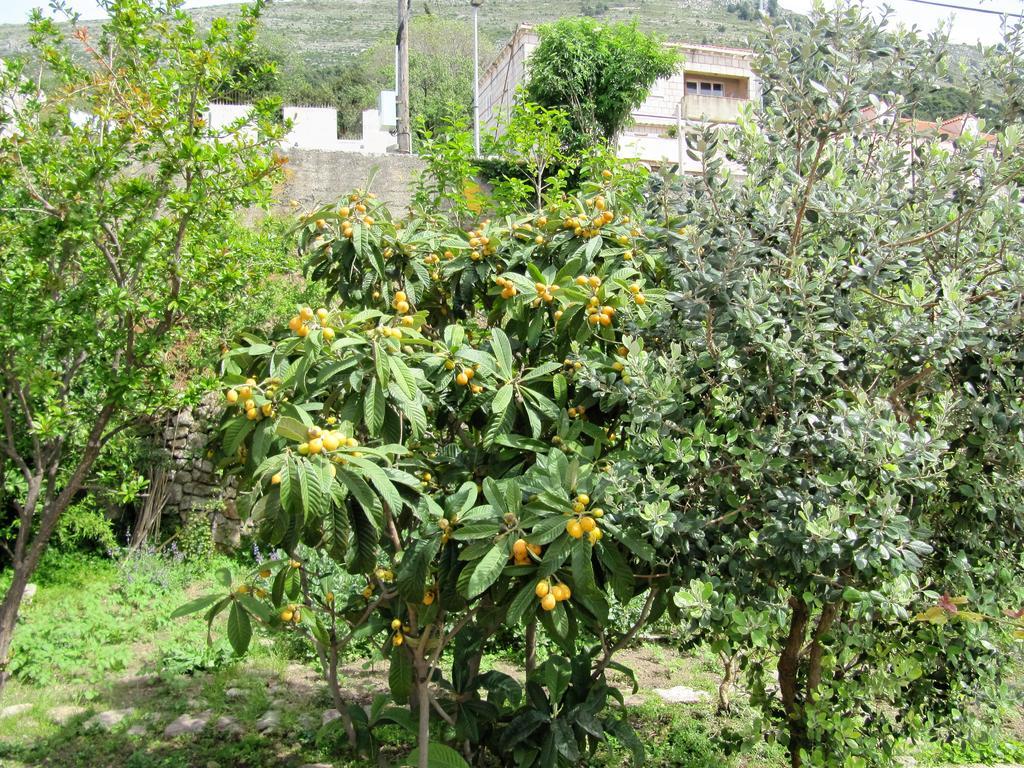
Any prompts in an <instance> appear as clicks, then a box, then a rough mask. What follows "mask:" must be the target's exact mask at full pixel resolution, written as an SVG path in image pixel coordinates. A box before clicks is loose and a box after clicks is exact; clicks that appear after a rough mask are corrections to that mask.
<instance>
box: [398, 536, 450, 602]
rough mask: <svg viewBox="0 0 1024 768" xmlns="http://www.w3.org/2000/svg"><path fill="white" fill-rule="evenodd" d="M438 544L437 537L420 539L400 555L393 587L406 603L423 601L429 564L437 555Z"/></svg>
mask: <svg viewBox="0 0 1024 768" xmlns="http://www.w3.org/2000/svg"><path fill="white" fill-rule="evenodd" d="M440 543H441V542H440V540H439V539H438V538H437V537H434V538H431V539H421V540H419V541H416V542H413V544H412V546H410V547H409V548H408V549H406V550H405V552H404V553H403V554H402V562H401V563H400V564H399V566H398V572H397V573H396V574H395V586H396V587H397V588H398V594H399V595H400V596H401V598H402V599H403V600H405V601H406V602H409V603H420V602H422V601H423V593H424V592H425V591H426V589H425V588H426V582H427V575H428V574H429V573H430V562H431V560H433V559H434V555H436V554H437V549H438V547H439V546H440Z"/></svg>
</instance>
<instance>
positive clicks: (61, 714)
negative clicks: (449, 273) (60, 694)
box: [47, 704, 86, 725]
mask: <svg viewBox="0 0 1024 768" xmlns="http://www.w3.org/2000/svg"><path fill="white" fill-rule="evenodd" d="M85 711H86V709H85V707H79V706H76V705H74V704H65V705H63V706H60V707H54V708H53V709H51V710H50V711H49V712H47V714H48V715H49V716H50V719H51V720H53V722H55V723H57V725H64V724H65V723H67V722H69V721H71V720H74V719H75V718H76V717H78V716H79V715H83V714H85Z"/></svg>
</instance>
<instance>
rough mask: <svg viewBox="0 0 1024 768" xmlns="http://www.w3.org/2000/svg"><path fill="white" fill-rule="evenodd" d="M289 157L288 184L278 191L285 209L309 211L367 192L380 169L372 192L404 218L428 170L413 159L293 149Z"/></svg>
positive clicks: (415, 158)
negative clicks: (357, 191) (422, 174)
mask: <svg viewBox="0 0 1024 768" xmlns="http://www.w3.org/2000/svg"><path fill="white" fill-rule="evenodd" d="M286 155H287V157H288V163H287V165H285V182H284V184H282V185H281V187H280V188H279V189H277V190H276V197H277V199H278V200H280V201H281V203H282V205H284V206H285V207H287V206H289V205H290V203H291V201H292V200H295V201H297V202H298V203H299V204H300V205H301V206H302V207H303V208H305V209H308V208H312V207H313V206H315V205H317V204H320V203H333V202H336V201H337V200H338V199H339V198H340V197H341V196H342V195H347V194H348V193H349V192H351V191H352V190H353V189H357V188H365V187H366V183H367V180H368V179H369V177H370V175H371V173H373V171H374V169H376V175H375V176H374V178H373V181H372V182H371V183H370V191H371V192H375V193H376V194H377V195H378V196H379V197H380V199H381V200H382V201H383V202H384V203H386V204H387V206H388V208H389V209H390V210H391V211H392V212H393V213H396V214H400V213H402V212H403V211H404V209H405V207H406V206H408V205H409V201H410V200H411V199H412V192H413V187H414V185H415V183H416V179H417V177H418V175H419V173H420V172H421V171H422V170H423V169H424V168H425V167H426V166H425V164H424V163H423V161H422V160H421V159H420V158H418V157H415V156H412V155H363V154H354V153H348V152H318V151H315V150H305V149H290V150H287V152H286Z"/></svg>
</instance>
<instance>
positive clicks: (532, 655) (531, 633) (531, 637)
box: [526, 619, 537, 680]
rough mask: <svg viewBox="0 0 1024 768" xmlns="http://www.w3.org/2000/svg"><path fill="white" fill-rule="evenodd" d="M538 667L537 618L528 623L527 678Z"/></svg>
mask: <svg viewBox="0 0 1024 768" xmlns="http://www.w3.org/2000/svg"><path fill="white" fill-rule="evenodd" d="M535 669H537V620H536V619H533V620H532V621H531V622H530V623H529V624H527V625H526V679H527V680H529V679H530V675H532V674H533V672H534V670H535Z"/></svg>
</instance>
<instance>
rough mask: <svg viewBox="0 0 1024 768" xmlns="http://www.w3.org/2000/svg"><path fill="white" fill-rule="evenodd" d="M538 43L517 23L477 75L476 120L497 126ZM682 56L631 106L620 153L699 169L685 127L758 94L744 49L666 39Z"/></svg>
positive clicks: (727, 117) (722, 115)
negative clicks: (687, 143) (675, 66)
mask: <svg viewBox="0 0 1024 768" xmlns="http://www.w3.org/2000/svg"><path fill="white" fill-rule="evenodd" d="M539 44H540V37H539V35H538V34H537V31H536V29H535V28H534V27H532V26H530V25H527V24H521V25H520V26H519V27H518V28H517V29H516V31H515V34H513V35H512V39H511V40H509V41H508V43H506V44H505V46H504V48H502V50H501V51H500V52H499V53H498V56H497V58H496V59H495V60H494V61H493V62H492V63H491V65H490V66H489V67H487V69H485V70H484V72H483V74H482V75H481V77H480V125H481V128H482V129H483V130H485V131H487V130H492V131H494V130H500V125H501V123H502V121H503V119H504V117H505V116H507V115H508V113H509V111H510V110H511V108H512V105H513V104H514V102H515V98H516V89H517V88H518V87H519V86H520V85H522V84H524V83H525V82H526V80H527V79H528V77H529V58H530V54H532V53H533V52H534V51H535V50H536V49H537V46H538V45H539ZM670 45H672V46H673V47H675V48H676V49H678V50H679V52H680V54H681V58H682V61H681V63H680V65H679V68H678V70H677V71H676V73H675V74H673V75H671V76H670V77H667V78H664V79H662V80H659V81H657V82H656V83H655V84H654V86H653V87H652V88H651V92H650V94H649V95H648V97H647V99H646V101H644V103H643V104H641V105H640V106H639V107H638V108H637V109H636V110H634V111H633V115H632V118H633V119H632V124H631V125H629V126H628V127H627V128H626V129H625V130H624V131H623V132H622V135H621V136H620V137H619V143H618V153H619V156H620V157H623V158H635V159H638V160H641V161H643V162H646V163H649V164H659V163H662V162H672V163H680V167H681V168H682V169H683V170H685V171H688V172H695V171H696V170H697V168H696V164H695V163H694V162H693V161H691V160H689V159H688V158H687V157H686V153H685V144H684V141H683V136H684V134H685V131H686V129H687V127H690V126H693V125H695V124H704V123H724V124H728V123H735V122H736V118H737V116H738V115H739V110H740V107H741V106H742V105H743V104H745V103H747V102H749V101H752V100H756V99H759V98H760V95H761V88H760V82H759V81H758V79H757V76H756V75H755V74H754V72H753V70H752V68H751V62H752V59H753V52H752V51H750V50H748V49H746V48H727V47H724V46H717V45H696V44H691V43H672V44H670Z"/></svg>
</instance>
